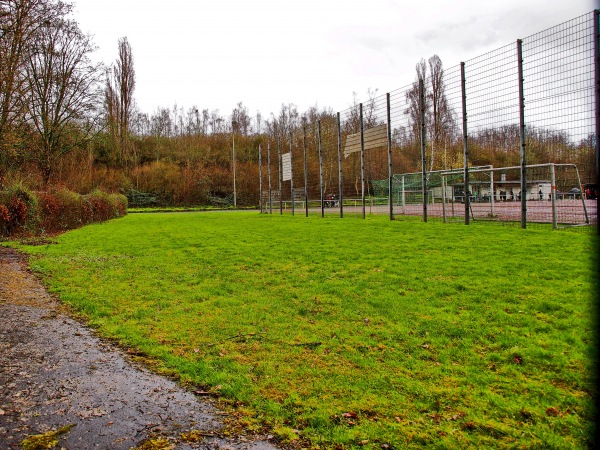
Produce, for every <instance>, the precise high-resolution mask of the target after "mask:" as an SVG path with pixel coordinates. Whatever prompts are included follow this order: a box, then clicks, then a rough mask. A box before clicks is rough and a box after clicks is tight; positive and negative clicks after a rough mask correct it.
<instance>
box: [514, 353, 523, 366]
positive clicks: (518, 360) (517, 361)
mask: <svg viewBox="0 0 600 450" xmlns="http://www.w3.org/2000/svg"><path fill="white" fill-rule="evenodd" d="M513 362H514V363H515V364H518V365H521V364H523V357H522V356H519V355H515V356H513Z"/></svg>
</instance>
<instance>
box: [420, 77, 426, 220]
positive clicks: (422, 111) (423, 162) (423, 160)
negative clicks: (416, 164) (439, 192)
mask: <svg viewBox="0 0 600 450" xmlns="http://www.w3.org/2000/svg"><path fill="white" fill-rule="evenodd" d="M419 119H420V121H421V124H420V125H421V130H420V131H421V184H422V186H421V191H422V195H423V222H427V160H426V157H425V145H426V142H425V139H426V136H425V86H424V84H423V79H422V78H419Z"/></svg>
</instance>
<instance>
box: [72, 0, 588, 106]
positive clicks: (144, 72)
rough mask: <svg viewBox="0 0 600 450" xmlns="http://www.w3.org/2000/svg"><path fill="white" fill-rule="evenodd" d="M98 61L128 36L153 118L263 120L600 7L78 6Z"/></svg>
mask: <svg viewBox="0 0 600 450" xmlns="http://www.w3.org/2000/svg"><path fill="white" fill-rule="evenodd" d="M74 4H75V12H74V16H75V19H76V20H77V21H78V22H79V24H80V26H81V28H82V30H83V31H85V32H88V33H91V34H92V35H94V38H95V39H94V40H95V43H96V45H98V47H99V50H98V51H97V52H96V54H95V58H96V59H97V60H99V61H103V62H105V63H106V64H110V63H112V62H114V61H115V60H116V58H117V41H118V39H119V38H121V37H124V36H126V37H127V39H128V40H129V42H130V44H131V48H132V52H133V56H134V65H135V71H136V81H137V85H136V91H135V94H134V95H135V100H136V103H137V105H138V108H139V109H140V110H141V111H143V112H146V113H153V112H154V111H155V110H156V109H157V107H159V106H160V107H172V106H173V105H174V104H177V105H178V106H181V107H183V108H184V109H188V108H189V107H191V106H197V107H198V108H199V109H200V110H202V109H209V110H214V109H218V110H219V111H220V113H221V114H222V115H229V114H230V113H231V110H232V109H233V108H234V107H235V105H236V104H237V103H238V102H240V101H241V102H243V104H244V105H245V106H246V107H248V109H249V112H250V114H251V115H254V114H256V111H260V112H261V114H262V116H263V117H268V116H270V113H272V112H277V111H279V109H280V107H281V104H282V103H285V104H287V103H293V104H295V105H297V106H298V109H299V111H300V112H302V111H305V110H306V109H307V108H308V107H310V106H314V105H317V106H318V107H319V108H322V107H331V108H333V110H334V111H341V110H344V109H346V108H347V107H349V106H350V105H351V103H352V99H353V92H356V93H357V98H358V100H359V101H362V100H366V99H367V89H369V88H371V89H378V94H385V93H386V92H390V91H393V90H395V89H398V88H401V87H404V86H406V85H408V84H410V83H412V81H413V79H414V76H415V71H414V70H415V69H414V68H415V64H416V63H417V62H418V61H419V59H421V58H425V59H427V58H429V57H430V56H432V55H433V54H437V55H439V56H440V58H441V59H442V61H443V63H444V67H446V68H449V67H452V66H455V65H457V64H459V63H460V62H461V61H467V60H469V59H471V58H474V57H476V56H478V55H481V54H482V53H485V52H487V51H490V50H493V49H495V48H498V47H501V46H503V45H506V44H511V43H513V42H516V40H517V39H518V38H525V37H527V36H529V35H531V34H534V33H536V32H539V31H542V30H544V29H546V28H549V27H551V26H554V25H557V24H559V23H562V22H565V21H567V20H570V19H572V18H575V17H578V16H580V15H583V14H586V13H588V12H590V11H592V10H593V9H594V8H598V0H500V1H499V0H455V1H448V0H420V1H416V0H412V1H406V0H360V1H359V0H302V1H298V0H296V1H293V2H292V1H287V0H253V1H250V0H210V1H207V0H194V1H191V0H169V1H165V0H162V1H156V0H102V1H98V0H74Z"/></svg>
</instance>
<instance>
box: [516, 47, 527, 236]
mask: <svg viewBox="0 0 600 450" xmlns="http://www.w3.org/2000/svg"><path fill="white" fill-rule="evenodd" d="M517 63H518V72H519V73H518V75H519V136H520V143H521V144H520V156H521V228H527V161H526V157H525V156H526V155H525V93H524V88H523V81H524V80H523V41H522V40H521V39H518V40H517Z"/></svg>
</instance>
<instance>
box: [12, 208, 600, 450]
mask: <svg viewBox="0 0 600 450" xmlns="http://www.w3.org/2000/svg"><path fill="white" fill-rule="evenodd" d="M57 242H58V245H46V246H37V247H24V248H25V249H26V250H27V251H28V252H30V253H31V254H32V255H34V257H33V258H32V265H33V268H34V269H35V270H37V271H39V272H41V273H43V274H44V276H45V278H46V280H47V283H48V284H49V286H50V288H51V290H52V291H54V292H55V293H57V294H58V295H60V297H61V298H62V300H63V301H64V302H66V303H68V304H69V305H72V306H73V307H74V308H76V309H77V310H78V311H79V312H81V313H82V314H83V315H84V316H85V317H86V318H88V319H89V321H90V323H91V324H92V325H93V326H94V327H97V328H98V330H99V331H100V333H101V334H103V335H105V336H107V337H111V338H116V339H118V340H119V341H120V342H121V343H122V344H124V345H126V346H131V347H135V348H137V349H139V350H140V351H141V352H144V353H146V354H148V355H150V356H151V357H152V358H153V359H155V360H156V361H158V365H159V367H160V368H161V369H163V370H169V371H174V372H176V373H177V374H178V375H179V376H180V377H181V378H182V380H184V381H189V382H192V383H195V384H197V385H200V386H203V388H204V389H209V388H212V389H213V390H214V391H215V392H219V393H220V395H221V396H222V397H223V398H225V399H229V400H230V401H231V403H232V404H235V405H238V407H240V408H241V410H242V411H243V412H244V414H245V417H244V423H246V424H248V426H249V427H251V428H252V427H257V426H267V427H269V429H270V430H271V432H274V433H276V434H277V435H278V436H280V438H281V439H283V440H293V439H294V437H295V436H296V435H297V433H296V432H295V431H293V430H299V436H300V437H301V439H303V440H304V441H305V442H307V441H310V443H311V444H312V445H318V446H321V447H338V448H339V447H342V446H343V447H347V448H349V447H352V446H355V445H357V446H358V445H362V446H363V447H367V448H380V447H381V445H383V444H387V445H388V446H390V447H395V448H406V447H413V446H414V447H419V446H427V447H433V448H436V447H437V448H484V447H523V448H536V447H537V448H550V447H552V448H574V447H575V448H576V447H579V448H585V447H587V445H588V440H589V436H590V435H591V432H592V396H593V395H594V392H595V382H594V378H593V371H592V368H593V338H594V337H593V327H594V324H593V323H592V322H593V320H592V318H593V310H592V295H591V292H592V290H593V288H594V286H593V283H594V276H595V274H594V272H593V270H592V268H591V267H592V264H591V255H592V254H593V251H592V249H593V248H594V245H595V243H596V241H595V237H593V236H591V235H590V234H588V233H577V232H569V231H558V232H557V231H550V230H547V229H543V230H540V229H533V230H529V229H528V230H521V229H519V228H516V227H507V226H502V225H499V224H494V223H488V224H483V225H480V224H473V225H471V226H469V227H466V226H464V225H459V224H446V225H444V224H441V223H427V224H424V223H421V222H420V221H418V220H400V221H393V222H392V221H389V220H387V219H385V218H383V217H368V218H367V220H359V219H353V218H346V219H338V218H328V219H322V218H318V217H310V218H308V219H307V218H304V217H295V218H293V217H290V216H277V215H273V216H267V215H259V214H257V213H188V214H169V213H166V214H136V215H131V216H127V217H125V218H122V219H118V220H115V221H112V222H110V223H106V224H100V225H91V226H87V227H85V228H82V229H79V230H75V231H72V232H69V233H67V234H65V235H62V236H60V237H58V238H57Z"/></svg>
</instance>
